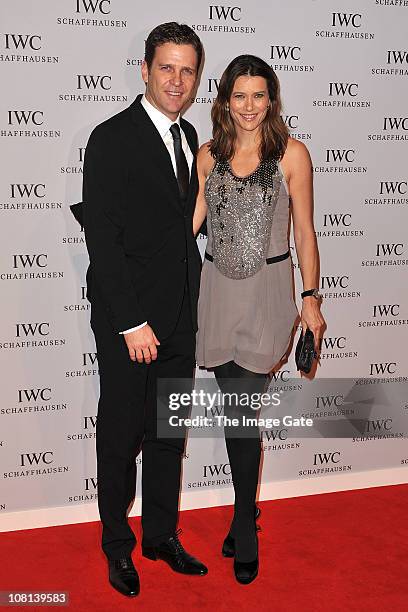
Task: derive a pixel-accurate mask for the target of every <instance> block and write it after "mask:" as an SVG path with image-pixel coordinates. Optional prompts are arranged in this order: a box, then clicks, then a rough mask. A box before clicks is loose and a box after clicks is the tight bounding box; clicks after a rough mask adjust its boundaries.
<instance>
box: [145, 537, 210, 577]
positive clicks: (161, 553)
mask: <svg viewBox="0 0 408 612" xmlns="http://www.w3.org/2000/svg"><path fill="white" fill-rule="evenodd" d="M180 533H181V529H179V530H178V531H177V532H176V533H175V534H174V535H173V536H171V537H170V538H169V539H168V540H166V541H165V542H161V543H160V544H158V545H157V546H142V554H143V556H144V557H147V558H148V559H151V560H152V561H156V560H157V559H162V560H163V561H166V563H168V564H169V565H170V567H171V568H172V569H173V570H174V571H175V572H180V574H192V575H197V576H204V575H205V574H206V573H207V572H208V569H207V568H206V566H205V565H204V564H203V563H201V561H198V559H195V558H194V557H192V556H191V555H189V554H188V553H187V552H186V551H185V550H184V548H183V546H182V545H181V542H180V540H179V539H178V536H179V534H180Z"/></svg>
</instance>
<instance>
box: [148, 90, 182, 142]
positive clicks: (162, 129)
mask: <svg viewBox="0 0 408 612" xmlns="http://www.w3.org/2000/svg"><path fill="white" fill-rule="evenodd" d="M140 103H141V105H142V106H143V108H144V109H145V111H146V113H147V114H148V115H149V117H150V119H151V120H152V121H153V123H154V125H155V127H156V129H157V131H158V132H159V134H160V136H161V137H162V138H164V136H165V135H166V134H167V132H168V131H169V130H170V127H171V126H172V125H173V123H178V124H179V125H180V114H179V115H178V117H177V119H176V120H175V121H172V120H171V119H169V118H168V117H166V115H164V114H163V113H162V112H161V111H159V110H158V109H157V108H156V107H155V106H153V104H151V103H150V102H149V100H148V99H147V98H146V96H145V95H144V94H143V96H142V99H141V100H140Z"/></svg>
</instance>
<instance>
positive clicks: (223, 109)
mask: <svg viewBox="0 0 408 612" xmlns="http://www.w3.org/2000/svg"><path fill="white" fill-rule="evenodd" d="M240 76H260V77H263V78H264V79H265V80H266V83H267V87H268V93H269V99H270V106H269V108H268V111H267V114H266V117H265V119H264V120H263V122H262V123H261V142H260V145H259V155H260V158H261V159H268V158H277V159H281V158H282V157H283V154H284V153H285V150H286V146H287V143H288V137H289V131H288V128H287V127H286V125H285V123H284V121H283V119H282V117H281V110H282V103H281V99H280V87H279V80H278V77H277V76H276V74H275V72H274V71H273V69H272V68H271V67H270V66H269V65H268V64H267V63H266V62H264V60H262V59H261V58H259V57H256V56H255V55H239V56H238V57H236V58H235V59H233V60H232V62H231V63H230V64H229V65H228V66H227V68H226V69H225V71H224V73H223V75H222V77H221V80H220V84H219V87H218V94H217V97H216V99H215V101H214V104H213V107H212V109H211V119H212V122H213V139H212V141H211V145H210V153H211V155H212V156H213V157H214V158H215V159H222V160H230V159H232V157H233V155H234V147H235V140H236V131H235V126H234V122H233V121H232V119H231V115H230V113H229V110H227V109H228V104H229V101H230V98H231V94H232V90H233V89H234V83H235V81H236V80H237V78H238V77H240Z"/></svg>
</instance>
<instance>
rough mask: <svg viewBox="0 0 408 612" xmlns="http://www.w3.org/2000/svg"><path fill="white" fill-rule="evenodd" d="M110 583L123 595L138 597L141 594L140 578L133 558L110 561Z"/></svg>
mask: <svg viewBox="0 0 408 612" xmlns="http://www.w3.org/2000/svg"><path fill="white" fill-rule="evenodd" d="M109 582H110V584H111V585H112V586H113V588H114V589H116V590H117V591H119V593H122V595H126V596H127V597H136V595H138V594H139V592H140V582H139V576H138V574H137V571H136V569H135V566H134V565H133V561H132V559H131V557H123V559H114V560H109Z"/></svg>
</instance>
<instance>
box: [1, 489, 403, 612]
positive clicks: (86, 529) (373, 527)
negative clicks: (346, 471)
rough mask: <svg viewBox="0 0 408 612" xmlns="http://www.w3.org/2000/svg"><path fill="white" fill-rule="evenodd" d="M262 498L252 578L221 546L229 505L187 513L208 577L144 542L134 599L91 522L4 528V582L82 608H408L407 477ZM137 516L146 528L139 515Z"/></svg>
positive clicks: (184, 523)
mask: <svg viewBox="0 0 408 612" xmlns="http://www.w3.org/2000/svg"><path fill="white" fill-rule="evenodd" d="M260 507H261V509H262V516H261V519H260V521H259V524H260V525H261V527H262V531H261V532H260V534H259V543H260V575H259V577H258V578H257V580H255V582H253V583H252V584H251V585H249V586H243V585H239V584H238V583H236V582H235V579H234V577H233V573H232V560H230V559H224V558H223V557H221V555H220V546H221V543H222V539H223V537H224V534H225V532H226V530H227V527H228V524H229V519H230V516H231V508H230V507H222V508H210V509H204V510H192V511H188V512H183V513H182V514H181V519H180V527H182V529H183V534H182V536H181V539H182V542H183V543H184V545H185V547H186V548H187V549H188V550H189V551H190V552H192V553H193V554H196V555H197V556H198V557H199V558H200V559H201V560H202V561H204V562H205V563H206V564H207V565H208V567H209V573H208V575H207V576H204V577H195V576H194V577H187V576H182V575H179V574H174V573H173V572H172V571H171V570H170V568H169V567H168V566H167V565H166V564H165V563H164V562H163V561H156V562H154V561H149V560H147V559H144V558H142V557H141V554H140V547H139V545H137V547H136V549H135V551H134V554H133V559H134V562H135V565H136V567H137V569H138V571H139V574H140V578H141V593H140V595H139V596H138V597H136V598H134V599H127V598H125V597H123V596H122V595H120V594H119V593H116V591H114V590H113V589H112V588H111V587H110V586H109V584H108V582H107V578H106V576H107V568H106V562H105V558H104V556H103V554H102V553H101V552H100V549H99V534H100V525H99V523H86V524H81V525H66V526H63V527H50V528H47V529H32V530H29V531H15V532H10V533H3V534H0V545H1V563H0V590H17V589H23V590H55V591H58V590H62V591H68V592H69V594H70V605H69V607H68V609H70V610H73V611H75V612H89V611H92V610H95V611H98V612H105V611H106V612H112V611H114V612H120V611H121V610H134V609H139V610H140V609H141V610H147V611H149V612H150V611H153V610H160V608H161V609H162V610H163V612H167V611H169V610H170V611H172V610H182V612H190V611H191V610H216V611H217V612H218V611H219V610H245V611H247V610H256V611H258V610H268V611H272V612H273V611H278V612H286V611H292V610H294V611H295V610H296V611H297V610H301V611H302V612H305V611H306V612H307V611H313V612H320V611H322V612H323V611H324V612H329V611H330V612H333V611H339V612H340V611H341V612H349V611H354V610H356V611H358V612H365V611H371V610H373V611H374V610H375V611H376V612H378V610H381V609H382V608H384V607H387V608H390V609H393V610H394V611H405V610H408V524H407V508H408V485H398V486H389V487H378V488H372V489H363V490H357V491H346V492H341V493H328V494H322V495H314V496H307V497H297V498H292V499H282V500H277V501H271V502H261V503H260ZM131 520H132V522H133V525H134V527H135V529H136V531H137V535H139V519H131ZM14 609H15V610H17V609H18V610H23V609H24V610H27V611H28V610H30V609H31V610H34V609H35V610H47V608H46V607H41V608H39V607H35V608H34V607H33V606H30V607H25V608H23V607H20V606H19V607H18V608H17V607H14ZM53 609H56V608H53ZM59 609H61V610H64V609H67V608H59Z"/></svg>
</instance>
